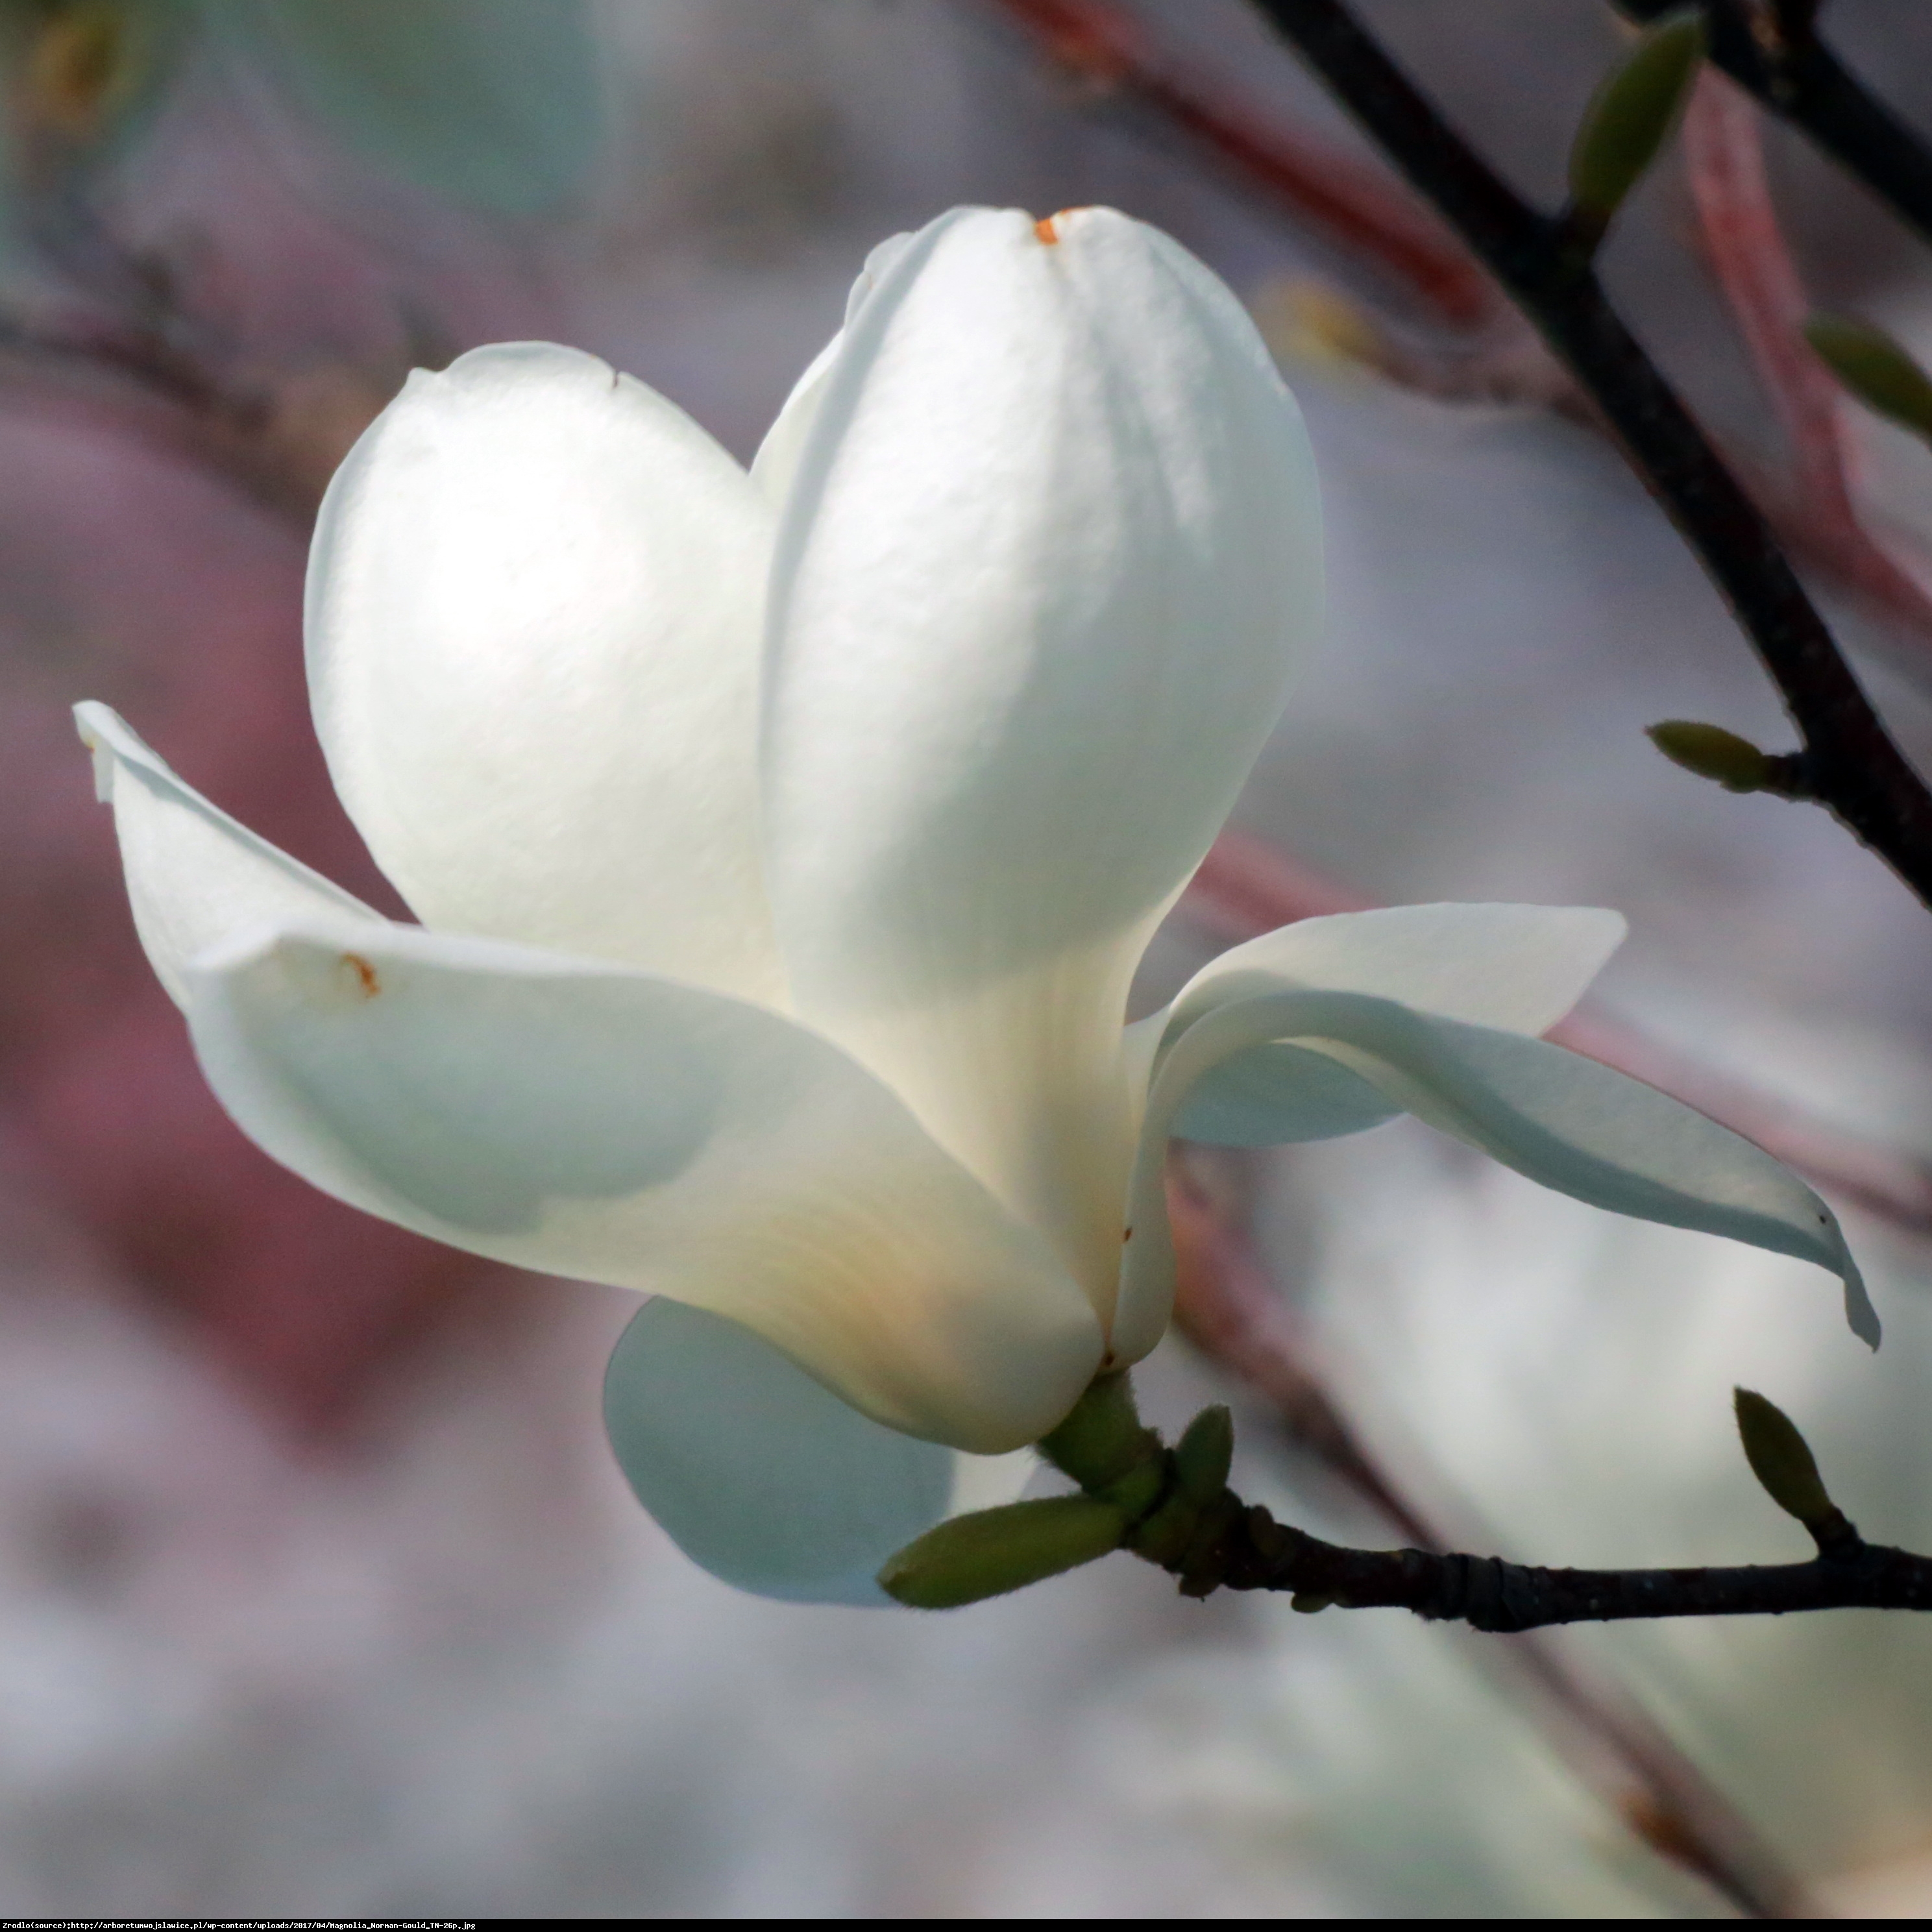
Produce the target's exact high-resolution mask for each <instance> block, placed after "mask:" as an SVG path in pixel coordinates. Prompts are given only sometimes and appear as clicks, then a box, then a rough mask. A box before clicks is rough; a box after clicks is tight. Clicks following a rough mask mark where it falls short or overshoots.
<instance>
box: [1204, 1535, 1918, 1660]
mask: <svg viewBox="0 0 1932 1932" xmlns="http://www.w3.org/2000/svg"><path fill="white" fill-rule="evenodd" d="M1181 1589H1182V1590H1183V1591H1184V1592H1185V1593H1186V1594H1187V1595H1190V1596H1202V1595H1207V1594H1208V1592H1210V1591H1211V1590H1214V1589H1230V1590H1289V1591H1292V1592H1295V1594H1296V1595H1298V1596H1299V1597H1301V1598H1304V1599H1305V1600H1308V1602H1309V1607H1311V1608H1321V1607H1326V1606H1327V1605H1328V1604H1339V1605H1342V1606H1344V1607H1347V1608H1349V1609H1351V1610H1368V1609H1373V1608H1377V1607H1381V1608H1387V1609H1394V1610H1412V1611H1413V1612H1414V1613H1415V1614H1416V1615H1417V1616H1420V1617H1424V1618H1427V1619H1430V1620H1431V1621H1433V1622H1457V1623H1465V1624H1467V1625H1469V1628H1471V1629H1472V1630H1479V1631H1499V1632H1508V1631H1529V1630H1542V1629H1547V1628H1549V1627H1550V1626H1551V1625H1555V1624H1575V1623H1618V1622H1627V1621H1628V1620H1630V1619H1633V1618H1643V1619H1655V1618H1658V1617H1732V1616H1784V1615H1785V1614H1786V1613H1788V1612H1790V1611H1793V1610H1932V1557H1924V1556H1914V1555H1912V1553H1911V1552H1909V1550H1892V1549H1888V1548H1886V1547H1884V1546H1882V1545H1880V1544H1867V1543H1864V1542H1862V1541H1859V1540H1858V1538H1856V1536H1855V1535H1854V1536H1853V1538H1852V1541H1851V1543H1850V1544H1849V1546H1848V1547H1844V1548H1842V1549H1838V1550H1832V1551H1831V1552H1829V1553H1826V1552H1821V1553H1820V1554H1819V1555H1818V1556H1815V1557H1814V1558H1813V1559H1812V1560H1811V1562H1808V1563H1778V1564H1756V1563H1752V1564H1743V1565H1735V1566H1733V1567H1730V1568H1705V1569H1697V1570H1549V1569H1544V1568H1538V1567H1533V1566H1530V1565H1523V1564H1520V1563H1507V1562H1504V1561H1503V1559H1502V1558H1501V1557H1499V1556H1457V1555H1451V1554H1440V1553H1436V1552H1434V1551H1430V1550H1348V1549H1344V1548H1343V1547H1341V1546H1340V1545H1339V1544H1332V1543H1325V1542H1324V1541H1322V1539H1321V1538H1319V1537H1316V1536H1310V1535H1308V1533H1307V1532H1306V1531H1304V1530H1299V1529H1290V1528H1289V1527H1288V1526H1286V1524H1283V1523H1277V1522H1276V1520H1274V1517H1272V1516H1271V1515H1270V1514H1268V1511H1266V1510H1265V1509H1263V1508H1261V1507H1260V1506H1259V1505H1254V1506H1253V1507H1252V1508H1245V1509H1243V1510H1241V1511H1240V1512H1239V1513H1238V1514H1235V1516H1234V1517H1233V1519H1232V1520H1231V1521H1230V1523H1229V1525H1228V1526H1227V1529H1226V1531H1225V1532H1224V1533H1223V1536H1222V1537H1221V1538H1220V1540H1219V1541H1217V1543H1216V1544H1214V1547H1213V1549H1212V1550H1211V1553H1204V1554H1203V1555H1202V1556H1201V1557H1200V1558H1199V1559H1197V1561H1196V1563H1195V1565H1194V1567H1193V1569H1192V1571H1190V1574H1188V1575H1187V1577H1184V1580H1183V1581H1182V1583H1181Z"/></svg>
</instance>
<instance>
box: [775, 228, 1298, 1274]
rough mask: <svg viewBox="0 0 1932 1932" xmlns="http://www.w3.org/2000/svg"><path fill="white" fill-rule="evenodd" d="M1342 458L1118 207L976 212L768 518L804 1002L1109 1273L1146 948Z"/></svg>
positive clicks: (874, 340)
mask: <svg viewBox="0 0 1932 1932" xmlns="http://www.w3.org/2000/svg"><path fill="white" fill-rule="evenodd" d="M1318 610H1319V528H1318V516H1317V508H1316V487H1315V478H1314V470H1313V461H1312V459H1311V458H1310V452H1309V449H1308V445H1307V437H1306V435H1305V434H1304V431H1303V429H1302V427H1301V419H1300V416H1299V415H1298V412H1297V411H1296V409H1295V405H1294V403H1293V401H1292V399H1291V398H1289V395H1288V394H1287V392H1286V389H1284V388H1283V386H1282V383H1281V381H1280V377H1279V376H1278V375H1277V373H1276V371H1275V370H1274V365H1273V364H1272V362H1271V361H1270V359H1269V358H1268V353H1267V351H1266V350H1265V348H1264V347H1263V346H1262V343H1261V341H1260V339H1259V337H1258V336H1257V335H1256V332H1255V331H1254V329H1253V326H1252V325H1251V324H1250V322H1249V321H1248V320H1247V317H1246V316H1245V314H1244V313H1243V312H1242V311H1241V308H1240V307H1239V305H1238V304H1237V303H1236V302H1235V299H1234V298H1233V297H1232V296H1231V295H1230V294H1229V292H1228V291H1227V290H1226V289H1225V288H1224V287H1223V286H1222V285H1221V284H1220V283H1219V282H1218V281H1217V280H1216V279H1215V278H1214V276H1212V275H1211V274H1210V273H1209V272H1208V271H1207V270H1206V269H1204V268H1203V267H1202V266H1201V265H1200V264H1199V263H1198V262H1196V261H1195V260H1193V257H1190V256H1189V255H1188V254H1187V253H1186V252H1185V251H1184V250H1182V249H1181V248H1178V246H1177V245H1175V244H1174V243H1172V242H1169V241H1168V240H1167V239H1166V238H1165V237H1164V236H1160V235H1158V234H1157V233H1155V232H1154V231H1153V230H1152V229H1148V228H1146V227H1144V226H1142V225H1141V224H1140V223H1137V222H1133V221H1130V220H1128V219H1127V218H1126V217H1124V216H1122V215H1119V214H1115V213H1113V212H1112V211H1109V210H1106V209H1098V208H1093V209H1083V210H1080V211H1076V212H1075V213H1073V214H1064V215H1061V216H1058V217H1055V220H1054V221H1053V222H1052V223H1040V224H1038V225H1036V224H1035V223H1034V222H1033V221H1032V220H1031V217H1028V216H1027V215H1025V214H1021V213H1019V212H1017V211H1006V212H999V213H996V212H993V211H987V210H968V211H956V213H955V214H953V215H952V216H950V217H947V218H946V219H945V220H942V221H940V222H938V223H934V224H933V225H932V226H931V227H929V228H928V229H925V230H924V231H922V233H920V234H919V235H917V236H914V237H913V239H911V240H910V242H907V243H906V244H905V245H904V248H902V250H901V251H900V252H899V253H898V255H897V256H896V257H895V259H894V260H892V262H891V263H889V265H888V266H886V268H885V269H884V270H883V274H882V275H880V278H879V281H878V285H877V288H876V289H875V290H874V291H873V292H872V293H871V295H870V296H869V297H868V299H866V300H865V302H862V305H860V306H859V309H858V310H857V311H856V314H854V316H853V318H852V320H851V322H850V325H849V326H848V328H847V332H846V335H845V338H844V344H843V347H841V350H840V353H838V356H837V357H836V359H835V362H834V363H833V365H832V368H831V369H830V371H829V373H828V374H827V376H826V379H825V382H824V387H823V394H822V395H821V396H820V398H819V399H818V401H817V415H816V418H815V420H814V422H813V423H812V424H811V427H810V428H809V430H808V433H807V434H806V436H805V440H804V449H803V451H802V455H801V457H800V459H799V467H798V470H797V475H796V482H795V484H794V485H793V488H792V490H791V491H790V495H789V496H788V499H787V505H786V508H785V513H784V518H783V520H782V522H781V528H780V533H779V536H778V543H777V547H776V550H775V559H774V565H773V577H772V608H771V615H770V625H769V658H768V666H767V690H766V732H765V772H766V823H767V829H768V855H769V864H770V866H771V878H772V895H773V901H774V905H775V910H776V913H777V917H778V926H779V932H780V943H781V947H782V949H783V950H784V956H785V960H786V965H787V971H788V972H789V974H790V976H791V980H792V983H793V992H794V997H795V998H796V1000H797V1001H798V1002H799V1011H800V1012H801V1013H805V1014H807V1015H808V1016H809V1017H811V1019H812V1020H813V1022H814V1024H816V1025H822V1026H823V1027H824V1028H826V1030H827V1031H829V1032H831V1033H832V1034H833V1035H834V1037H837V1038H838V1039H840V1040H842V1041H844V1042H845V1043H847V1044H848V1045H849V1046H851V1048H852V1049H853V1051H854V1052H856V1053H857V1054H858V1055H859V1057H860V1058H862V1059H865V1061H867V1062H868V1064H871V1065H873V1066H874V1067H877V1068H878V1069H879V1070H880V1071H881V1072H882V1073H883V1074H884V1075H885V1076H886V1078H887V1079H889V1080H890V1081H891V1082H892V1085H894V1087H895V1089H897V1090H898V1091H901V1092H902V1093H904V1094H906V1095H907V1097H908V1098H909V1099H910V1100H911V1102H912V1104H913V1107H914V1109H915V1111H916V1112H918V1114H919V1116H920V1118H922V1120H923V1121H925V1122H926V1124H927V1126H928V1127H929V1129H930V1130H932V1133H934V1134H935V1136H937V1137H938V1139H940V1140H941V1142H942V1143H943V1144H944V1145H947V1146H948V1147H950V1148H952V1149H953V1151H955V1152H956V1153H957V1154H959V1157H961V1158H962V1160H965V1162H967V1163H968V1165H969V1166H971V1167H972V1168H973V1169H974V1171H975V1172H977V1173H979V1174H980V1175H982V1176H983V1178H985V1179H986V1181H988V1183H989V1185H991V1186H992V1187H994V1188H995V1190H996V1191H997V1192H998V1193H1000V1195H1001V1197H1002V1198H1003V1199H1005V1200H1007V1202H1009V1203H1010V1204H1011V1205H1013V1207H1014V1208H1016V1211H1019V1212H1020V1213H1022V1214H1025V1216H1027V1217H1028V1218H1029V1219H1031V1220H1033V1221H1034V1223H1036V1224H1037V1225H1038V1226H1041V1227H1042V1228H1043V1229H1046V1230H1047V1231H1048V1232H1049V1233H1050V1235H1052V1238H1053V1239H1054V1240H1055V1242H1056V1244H1057V1245H1058V1247H1059V1248H1060V1250H1061V1253H1063V1254H1064V1255H1065V1256H1067V1258H1068V1260H1069V1263H1070V1265H1073V1266H1075V1267H1076V1268H1078V1269H1079V1271H1080V1273H1081V1274H1082V1278H1083V1279H1085V1280H1088V1282H1089V1283H1090V1285H1091V1288H1092V1290H1093V1292H1094V1295H1095V1298H1096V1301H1097V1304H1099V1305H1101V1306H1103V1307H1104V1306H1105V1305H1106V1304H1107V1302H1108V1301H1110V1299H1111V1296H1112V1286H1113V1281H1114V1277H1115V1267H1114V1262H1113V1261H1112V1258H1111V1255H1110V1250H1113V1249H1115V1248H1116V1247H1118V1243H1119V1240H1120V1203H1121V1196H1122V1189H1123V1184H1124V1180H1125V1170H1126V1166H1127V1161H1128V1160H1129V1158H1130V1147H1131V1142H1132V1133H1133V1105H1132V1101H1131V1097H1130V1093H1129V1090H1128V1087H1127V1082H1126V1079H1125V1078H1124V1075H1123V1073H1122V1070H1121V1064H1120V1024H1121V1014H1122V1010H1123V1007H1124V999H1125V994H1126V989H1127V981H1128V979H1129V977H1130V975H1131V973H1132V971H1133V965H1134V963H1135V961H1136V959H1137V957H1138V956H1139V952H1140V950H1141V948H1142V945H1143V944H1144V943H1145V938H1146V935H1147V934H1148V932H1149V931H1150V930H1151V928H1152V926H1153V925H1154V923H1155V922H1157V920H1158V919H1159V918H1160V915H1161V913H1162V912H1163V909H1164V908H1165V907H1166V905H1167V904H1169V902H1170V901H1172V898H1173V896H1174V895H1175V892H1177V891H1178V889H1179V888H1180V886H1181V883H1182V882H1183V881H1184V880H1185V879H1186V878H1187V876H1188V874H1190V872H1191V871H1192V870H1193V868H1194V866H1195V865H1196V863H1197V862H1199V859H1200V857H1201V856H1202V853H1203V852H1205V850H1206V848H1207V847H1208V843H1209V841H1210V840H1211V838H1213V836H1214V832H1215V831H1216V830H1217V829H1218V827H1219V826H1220V822H1221V820H1222V819H1223V817H1224V816H1225V815H1226V812H1227V810H1228V808H1229V805H1230V804H1231V803H1232V801H1233V799H1234V797H1235V793H1236V791H1237V790H1238V787H1239V786H1240V784H1241V781H1242V780H1243V778H1244V777H1245V775H1246V774H1247V770H1248V767H1249V766H1250V763H1251V762H1252V760H1253V757H1254V756H1255V754H1256V752H1257V751H1259V748H1260V746H1261V745H1262V742H1263V741H1264V740H1265V738H1266V736H1267V735H1268V731H1269V730H1270V729H1271V727H1272V725H1273V724H1274V719H1275V717H1276V715H1277V713H1278V712H1279V710H1280V706H1281V703H1282V701H1283V697H1284V694H1285V693H1286V688H1287V683H1288V679H1289V675H1290V673H1291V671H1292V669H1293V667H1294V666H1295V663H1296V661H1297V660H1298V658H1299V657H1300V656H1301V654H1302V652H1303V651H1304V649H1305V647H1306V646H1307V643H1309V641H1310V639H1311V637H1312V636H1313V632H1314V629H1315V627H1316V622H1317V619H1318Z"/></svg>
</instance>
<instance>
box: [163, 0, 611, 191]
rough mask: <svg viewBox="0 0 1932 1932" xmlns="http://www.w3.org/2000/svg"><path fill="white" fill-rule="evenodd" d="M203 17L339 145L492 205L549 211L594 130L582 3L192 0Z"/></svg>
mask: <svg viewBox="0 0 1932 1932" xmlns="http://www.w3.org/2000/svg"><path fill="white" fill-rule="evenodd" d="M202 20H203V22H204V23H205V26H206V28H207V31H208V34H209V35H210V37H211V39H212V40H214V41H215V42H216V43H217V44H220V45H223V46H226V47H227V48H228V49H230V50H231V51H232V52H233V53H235V54H236V55H239V56H240V57H241V58H242V60H243V61H245V62H246V63H247V65H248V66H249V67H250V68H253V69H254V70H255V71H257V72H260V73H263V74H266V75H267V76H268V77H269V79H270V80H272V82H273V83H275V86H277V87H278V89H279V90H280V91H281V92H282V93H283V94H284V95H285V96H287V97H288V98H290V100H292V101H293V103H294V104H296V106H297V107H299V108H300V109H301V110H304V111H305V112H307V113H309V114H311V115H313V116H314V117H315V118H317V119H318V120H320V121H323V122H324V123H325V124H326V125H327V126H328V127H329V128H330V129H331V130H332V132H333V133H335V135H336V136H337V137H338V139H341V140H342V141H343V142H344V143H345V144H347V145H348V146H350V147H351V148H356V149H357V150H359V151H360V152H361V153H362V154H363V155H364V156H365V157H367V158H368V160H371V161H373V162H374V163H376V164H377V165H378V166H381V167H383V168H385V169H389V170H391V171H392V172H395V173H396V174H398V175H402V176H404V177H405V178H407V179H409V180H410V181H414V182H415V183H416V184H417V185H419V187H425V188H428V190H431V192H432V193H436V194H440V195H442V196H446V198H448V199H451V200H453V201H459V202H466V203H468V204H469V205H471V206H472V207H476V208H481V209H484V211H487V212H488V213H491V214H508V215H527V214H535V213H537V212H538V211H541V210H542V209H544V208H547V207H550V206H551V205H553V204H554V203H555V202H557V201H558V200H559V199H562V196H564V195H565V193H567V192H568V190H570V188H571V187H573V186H574V184H575V183H576V182H577V180H578V179H579V178H580V176H581V175H583V172H584V170H585V169H586V168H587V167H588V166H589V163H590V162H591V160H592V158H593V157H595V154H596V151H597V148H598V142H599V140H600V139H601V135H602V131H603V130H602V123H603V114H602V94H601V87H600V85H599V82H598V72H597V58H596V49H595V46H594V44H593V43H592V38H591V34H590V31H589V23H588V20H587V17H586V12H585V10H584V8H583V6H582V5H580V4H578V0H246V4H245V5H237V4H236V0H202Z"/></svg>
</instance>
